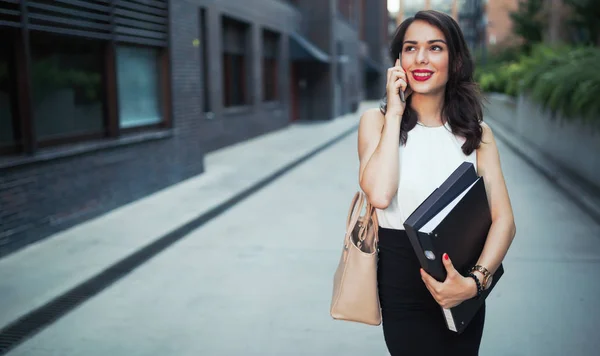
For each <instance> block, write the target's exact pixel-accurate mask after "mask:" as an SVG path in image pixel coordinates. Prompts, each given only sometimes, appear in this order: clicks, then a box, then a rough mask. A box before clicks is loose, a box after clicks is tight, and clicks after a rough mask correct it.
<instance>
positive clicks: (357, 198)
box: [346, 191, 365, 239]
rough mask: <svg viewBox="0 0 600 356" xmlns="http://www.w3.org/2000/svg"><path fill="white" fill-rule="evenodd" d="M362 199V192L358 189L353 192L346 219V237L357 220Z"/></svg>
mask: <svg viewBox="0 0 600 356" xmlns="http://www.w3.org/2000/svg"><path fill="white" fill-rule="evenodd" d="M364 201H365V196H364V193H363V192H361V191H358V192H356V194H354V198H353V199H352V203H351V204H350V210H349V211H348V220H347V221H346V239H349V237H350V235H351V234H352V230H353V229H354V226H355V225H356V223H357V222H358V218H359V217H360V212H361V210H362V206H363V203H364ZM357 208H358V209H357Z"/></svg>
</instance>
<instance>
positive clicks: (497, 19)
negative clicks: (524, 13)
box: [486, 0, 518, 46]
mask: <svg viewBox="0 0 600 356" xmlns="http://www.w3.org/2000/svg"><path fill="white" fill-rule="evenodd" d="M517 4H518V0H495V1H488V2H487V6H486V8H487V12H486V13H487V17H488V21H489V22H488V26H487V34H486V35H487V38H488V44H490V45H492V46H493V45H495V44H502V43H505V42H507V43H511V42H512V41H514V40H515V38H514V35H513V34H512V20H511V19H510V11H514V10H516V9H517Z"/></svg>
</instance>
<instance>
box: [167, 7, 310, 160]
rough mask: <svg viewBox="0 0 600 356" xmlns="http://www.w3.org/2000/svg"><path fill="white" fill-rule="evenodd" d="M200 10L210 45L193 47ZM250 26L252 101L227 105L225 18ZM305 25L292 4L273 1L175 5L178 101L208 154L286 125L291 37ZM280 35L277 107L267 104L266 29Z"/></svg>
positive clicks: (174, 55) (175, 82) (198, 35)
mask: <svg viewBox="0 0 600 356" xmlns="http://www.w3.org/2000/svg"><path fill="white" fill-rule="evenodd" d="M200 8H204V9H205V11H206V19H207V31H208V33H207V36H206V38H207V39H208V43H207V44H202V43H200V44H199V46H194V45H193V43H194V40H196V39H199V38H200ZM224 15H225V16H228V17H231V18H234V19H236V20H239V21H242V22H245V23H248V24H249V25H250V26H251V27H250V31H251V40H250V41H251V45H250V52H248V54H247V58H249V60H250V71H249V73H248V77H247V78H246V79H247V80H248V81H250V83H251V88H250V89H249V90H248V94H249V95H250V96H251V103H250V104H249V105H247V106H243V107H235V108H225V107H224V106H223V99H222V98H223V85H222V82H223V75H224V74H223V66H222V64H221V63H222V62H221V61H222V26H221V18H222V16H224ZM299 26H300V13H299V11H298V10H297V9H295V8H294V7H293V6H291V5H288V4H286V3H284V2H279V1H272V0H246V1H245V2H244V6H240V3H239V1H237V0H221V1H214V0H180V1H173V2H172V22H171V41H172V42H171V46H172V56H173V64H174V68H177V70H176V72H174V77H173V85H174V97H175V98H177V101H178V102H179V103H181V105H180V107H181V108H182V110H183V111H182V112H180V114H181V115H186V116H190V117H194V132H195V135H196V136H197V138H198V140H200V141H201V142H202V145H203V147H205V148H206V150H207V151H212V150H215V149H218V148H221V147H224V146H227V145H231V144H233V143H236V142H240V141H243V140H246V139H249V138H252V137H255V136H257V135H260V134H264V133H266V132H269V131H272V130H275V129H278V128H281V127H284V126H286V125H287V124H288V123H289V121H290V113H289V87H290V85H289V75H288V73H289V55H288V48H289V42H288V41H289V38H288V35H287V34H288V33H289V32H290V31H292V30H297V29H298V28H299ZM263 28H268V29H269V30H272V31H275V32H278V33H280V34H281V37H280V62H279V63H280V66H279V68H278V69H279V82H278V84H279V86H278V93H279V97H280V101H279V102H278V103H276V104H273V103H264V102H263V101H262V50H261V48H262V47H261V46H262V29H263ZM203 45H206V46H208V60H209V63H208V73H209V77H208V78H207V79H208V86H209V89H208V90H209V100H210V107H211V113H210V114H209V115H205V113H204V112H203V101H204V86H203V78H202V65H203V63H202V58H201V46H203Z"/></svg>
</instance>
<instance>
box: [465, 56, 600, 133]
mask: <svg viewBox="0 0 600 356" xmlns="http://www.w3.org/2000/svg"><path fill="white" fill-rule="evenodd" d="M597 63H600V49H599V48H596V47H568V46H559V47H549V46H547V45H537V46H534V47H533V48H532V50H531V52H530V55H527V56H525V55H522V56H521V57H520V58H519V59H518V60H511V61H507V62H499V63H496V62H493V63H491V64H488V65H485V66H481V67H478V68H477V70H476V75H475V78H476V81H477V82H478V83H479V85H480V87H481V89H482V90H483V91H484V92H500V93H504V94H507V95H511V96H517V95H519V94H520V93H522V92H527V93H529V95H530V97H531V99H532V100H534V101H535V102H537V103H539V104H540V105H542V106H543V107H545V108H547V109H550V110H551V111H552V112H555V113H560V114H562V115H563V116H564V117H565V118H575V117H581V118H583V119H584V120H596V121H600V100H599V99H598V98H600V72H599V71H597V70H595V67H596V66H597Z"/></svg>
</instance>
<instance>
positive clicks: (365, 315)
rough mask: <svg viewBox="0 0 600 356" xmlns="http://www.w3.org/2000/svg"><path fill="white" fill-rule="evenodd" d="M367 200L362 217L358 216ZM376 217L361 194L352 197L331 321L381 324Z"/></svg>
mask: <svg viewBox="0 0 600 356" xmlns="http://www.w3.org/2000/svg"><path fill="white" fill-rule="evenodd" d="M365 201H366V210H365V214H364V215H362V216H361V215H360V214H361V212H362V210H363V204H364V203H365ZM377 232H378V223H377V214H376V212H375V208H374V207H373V206H372V205H371V204H370V203H369V202H368V199H366V197H365V194H364V193H363V192H362V191H359V192H357V193H356V194H355V195H354V199H353V200H352V204H351V205H350V211H349V212H348V220H347V225H346V236H345V237H344V249H343V251H342V256H341V258H340V262H339V264H338V267H337V269H336V271H335V275H334V278H333V296H332V300H331V308H330V314H331V316H332V317H333V318H334V319H337V320H347V321H354V322H359V323H364V324H369V325H379V324H381V309H380V306H379V296H378V293H377Z"/></svg>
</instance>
